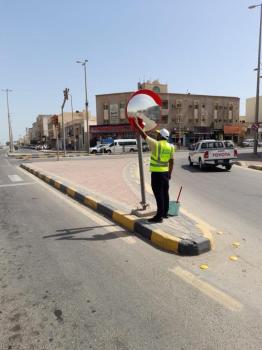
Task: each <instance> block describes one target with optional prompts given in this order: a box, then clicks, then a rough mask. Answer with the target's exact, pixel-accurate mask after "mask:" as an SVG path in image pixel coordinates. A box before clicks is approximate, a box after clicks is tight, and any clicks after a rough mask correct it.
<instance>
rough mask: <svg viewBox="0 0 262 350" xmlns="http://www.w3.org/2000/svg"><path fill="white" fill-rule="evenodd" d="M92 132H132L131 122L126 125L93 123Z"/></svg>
mask: <svg viewBox="0 0 262 350" xmlns="http://www.w3.org/2000/svg"><path fill="white" fill-rule="evenodd" d="M90 132H91V133H93V134H100V133H118V132H132V129H131V126H130V125H129V124H124V125H92V126H90Z"/></svg>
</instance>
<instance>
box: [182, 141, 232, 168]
mask: <svg viewBox="0 0 262 350" xmlns="http://www.w3.org/2000/svg"><path fill="white" fill-rule="evenodd" d="M236 159H237V150H236V149H235V148H234V144H233V142H232V141H227V140H226V141H220V140H202V141H199V142H198V143H196V144H195V145H194V146H193V149H192V150H191V151H190V152H189V155H188V161H189V165H190V166H193V165H194V164H197V165H198V166H199V168H200V169H201V170H203V169H204V168H205V167H206V166H208V165H209V166H217V165H223V166H224V167H225V168H226V170H230V169H231V167H232V165H233V164H234V162H235V161H236Z"/></svg>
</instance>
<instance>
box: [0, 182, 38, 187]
mask: <svg viewBox="0 0 262 350" xmlns="http://www.w3.org/2000/svg"><path fill="white" fill-rule="evenodd" d="M27 185H35V182H23V183H17V184H6V185H0V187H16V186H27Z"/></svg>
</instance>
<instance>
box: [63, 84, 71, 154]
mask: <svg viewBox="0 0 262 350" xmlns="http://www.w3.org/2000/svg"><path fill="white" fill-rule="evenodd" d="M63 93H64V101H63V104H62V106H61V111H62V129H63V144H64V156H66V139H65V124H64V106H65V103H66V101H67V100H68V93H69V89H67V88H65V90H64V91H63Z"/></svg>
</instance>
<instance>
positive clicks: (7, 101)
mask: <svg viewBox="0 0 262 350" xmlns="http://www.w3.org/2000/svg"><path fill="white" fill-rule="evenodd" d="M2 91H4V92H5V93H6V103H7V119H8V129H9V149H10V152H14V141H13V132H12V125H11V118H10V113H9V99H8V92H12V90H9V89H2Z"/></svg>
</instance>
